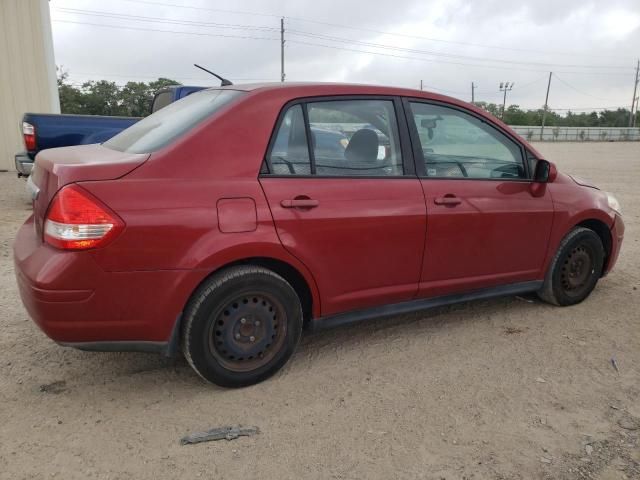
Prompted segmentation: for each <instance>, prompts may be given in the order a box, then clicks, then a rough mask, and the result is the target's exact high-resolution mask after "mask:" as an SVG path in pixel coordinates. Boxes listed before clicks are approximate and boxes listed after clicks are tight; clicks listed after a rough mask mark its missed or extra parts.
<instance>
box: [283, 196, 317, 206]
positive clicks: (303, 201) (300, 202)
mask: <svg viewBox="0 0 640 480" xmlns="http://www.w3.org/2000/svg"><path fill="white" fill-rule="evenodd" d="M280 205H281V206H282V208H315V207H317V206H318V205H320V202H319V201H318V200H314V199H312V198H294V199H293V200H282V201H281V202H280Z"/></svg>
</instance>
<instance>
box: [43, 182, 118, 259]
mask: <svg viewBox="0 0 640 480" xmlns="http://www.w3.org/2000/svg"><path fill="white" fill-rule="evenodd" d="M123 229H124V222H123V221H122V220H121V219H120V217H118V215H116V214H115V213H114V212H113V211H112V210H111V209H110V208H109V207H107V206H106V205H105V204H104V203H102V202H101V201H100V200H98V199H97V198H95V197H94V196H93V195H91V194H90V193H89V192H87V191H86V190H85V189H84V188H82V187H79V186H78V185H69V186H66V187H63V188H62V189H61V190H60V191H59V192H58V193H56V195H55V197H53V200H52V201H51V205H50V206H49V211H48V212H47V215H46V218H45V222H44V240H45V241H46V242H47V243H48V244H50V245H52V246H54V247H57V248H61V249H63V250H85V249H87V248H96V247H103V246H105V245H106V244H107V243H109V242H110V241H111V240H113V239H114V238H115V237H116V236H117V235H118V234H119V233H120V232H121V231H122V230H123Z"/></svg>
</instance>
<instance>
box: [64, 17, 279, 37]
mask: <svg viewBox="0 0 640 480" xmlns="http://www.w3.org/2000/svg"><path fill="white" fill-rule="evenodd" d="M53 21H54V22H57V23H58V22H61V23H75V24H78V25H91V26H93V27H106V28H117V29H121V30H140V31H143V32H162V33H177V34H182V35H196V36H204V37H224V38H242V39H246V40H275V41H277V40H278V39H277V38H270V37H252V36H244V35H226V34H221V33H201V32H180V31H175V30H159V29H155V28H141V27H128V26H123V25H107V24H104V23H89V22H75V21H73V20H57V19H56V20H53Z"/></svg>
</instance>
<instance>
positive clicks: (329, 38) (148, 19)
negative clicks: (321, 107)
mask: <svg viewBox="0 0 640 480" xmlns="http://www.w3.org/2000/svg"><path fill="white" fill-rule="evenodd" d="M56 9H57V10H59V11H61V12H65V13H72V14H78V15H88V16H96V17H102V18H113V19H122V20H130V21H135V22H153V23H163V24H171V25H186V26H208V27H215V28H231V29H240V30H259V31H267V32H275V31H277V29H276V28H274V27H266V26H261V25H239V24H224V23H212V22H196V21H190V20H174V19H166V18H161V17H149V16H143V15H130V14H118V13H113V12H105V11H97V10H83V9H76V8H64V7H57V8H56ZM288 32H289V33H290V34H292V35H297V36H302V37H307V38H318V39H321V40H325V41H330V42H340V43H351V44H355V45H361V46H365V47H373V48H380V49H387V50H394V51H399V52H407V53H415V54H424V55H432V56H438V57H446V58H456V59H463V60H472V61H479V62H492V63H507V64H516V65H538V66H545V67H549V66H554V67H555V66H563V67H569V68H599V69H629V68H630V67H625V66H618V65H579V64H578V65H572V64H555V63H545V62H530V61H519V60H505V59H496V58H486V57H482V58H480V57H474V56H468V55H457V54H451V53H446V52H438V51H431V50H420V49H415V48H405V47H397V46H394V45H388V44H381V43H373V42H365V41H361V40H356V39H352V38H345V37H337V36H331V35H325V34H317V33H313V32H306V31H302V30H288ZM281 33H282V32H281Z"/></svg>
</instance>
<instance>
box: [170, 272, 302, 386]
mask: <svg viewBox="0 0 640 480" xmlns="http://www.w3.org/2000/svg"><path fill="white" fill-rule="evenodd" d="M301 332H302V308H301V306H300V300H299V299H298V296H297V295H296V292H295V290H294V289H293V288H292V287H291V285H290V284H289V283H288V282H287V281H286V280H284V279H283V278H282V277H281V276H279V275H277V274H276V273H274V272H272V271H271V270H267V269H265V268H262V267H257V266H250V265H248V266H238V267H232V268H229V269H226V270H223V271H221V272H219V273H216V274H214V275H213V276H212V277H211V278H209V279H208V280H206V281H205V282H204V284H203V285H201V286H200V288H198V290H197V291H196V292H195V293H194V295H193V297H192V298H191V300H190V301H189V304H188V306H187V308H186V310H185V317H184V321H183V326H182V351H183V353H184V356H185V358H186V359H187V361H188V362H189V364H190V365H191V367H193V369H194V370H195V371H196V372H197V373H198V374H199V375H200V376H201V377H202V378H204V379H205V380H207V381H209V382H211V383H215V384H217V385H220V386H223V387H243V386H247V385H252V384H254V383H258V382H260V381H262V380H264V379H266V378H268V377H270V376H271V375H273V374H274V373H275V372H277V371H278V370H279V369H280V368H281V367H282V366H283V365H284V364H285V363H286V362H287V360H288V359H289V357H291V355H292V354H293V352H294V350H295V348H296V345H297V344H298V340H299V339H300V334H301Z"/></svg>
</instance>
